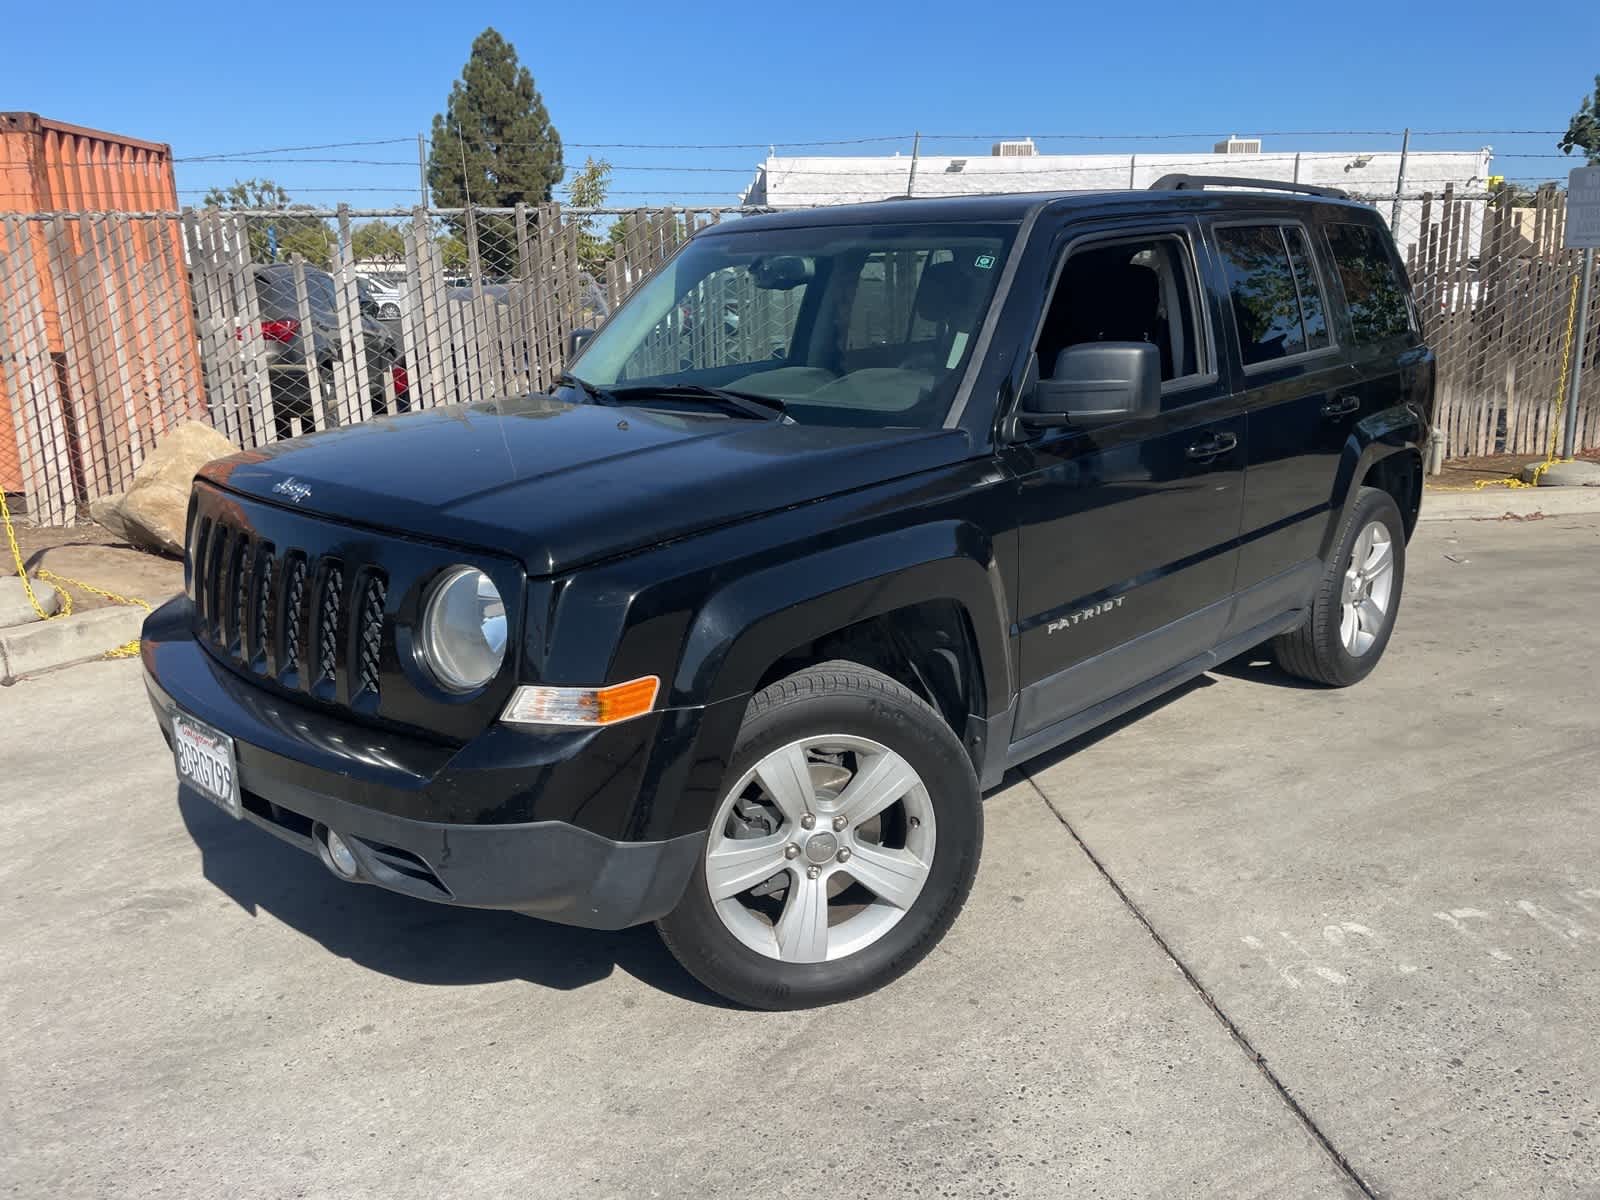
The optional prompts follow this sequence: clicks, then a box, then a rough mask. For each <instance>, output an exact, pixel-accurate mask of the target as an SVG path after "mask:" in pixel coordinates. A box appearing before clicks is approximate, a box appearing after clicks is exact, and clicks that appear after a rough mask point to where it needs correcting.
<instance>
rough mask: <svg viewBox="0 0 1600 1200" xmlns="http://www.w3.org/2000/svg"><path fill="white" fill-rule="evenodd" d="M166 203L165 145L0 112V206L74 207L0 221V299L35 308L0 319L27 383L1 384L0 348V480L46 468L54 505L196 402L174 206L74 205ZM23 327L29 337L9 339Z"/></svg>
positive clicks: (15, 482) (88, 491)
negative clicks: (20, 386) (9, 387)
mask: <svg viewBox="0 0 1600 1200" xmlns="http://www.w3.org/2000/svg"><path fill="white" fill-rule="evenodd" d="M177 207H178V196H177V188H176V184H175V181H174V179H173V173H172V150H171V148H170V147H169V146H165V145H161V144H158V143H155V142H146V141H140V140H137V139H134V138H126V137H122V136H120V135H118V134H113V133H103V132H101V131H99V130H94V129H83V128H80V127H78V126H76V125H66V124H63V123H61V122H59V121H49V120H46V119H44V118H42V117H40V116H39V115H38V114H36V113H0V217H3V216H4V215H5V214H24V215H29V216H34V217H37V214H45V213H55V214H74V215H71V216H62V217H50V218H47V219H32V220H29V221H26V222H8V223H7V224H6V228H7V229H8V230H10V231H11V242H12V243H13V244H9V245H0V264H4V265H5V266H6V268H7V269H5V270H4V271H3V272H0V313H11V314H18V313H23V312H27V313H30V314H31V315H32V319H31V322H30V323H29V328H28V329H15V328H12V329H6V330H0V352H3V353H5V354H6V355H8V356H9V357H10V359H11V361H12V363H13V364H19V365H18V366H17V367H16V369H15V370H14V371H13V372H12V378H13V380H15V379H17V378H20V377H22V376H21V372H22V370H23V369H24V367H26V369H27V370H28V371H30V372H31V374H29V375H27V378H28V379H29V380H30V381H31V382H32V383H34V384H37V386H32V387H29V388H27V389H25V390H26V392H27V395H25V396H10V395H7V392H6V376H7V372H6V370H5V369H4V365H5V364H3V363H0V487H3V488H4V489H5V490H6V491H8V492H14V491H24V490H30V480H31V481H32V483H31V486H32V487H33V488H37V487H38V486H39V480H40V479H43V478H46V477H47V476H48V477H49V482H50V485H51V486H50V489H49V490H50V491H51V493H52V494H55V495H56V496H57V497H58V499H59V501H62V502H65V503H66V504H67V505H71V504H72V503H73V502H81V501H83V500H86V499H89V498H91V497H93V496H97V495H103V494H107V493H109V492H112V491H116V490H120V489H121V488H125V487H126V486H127V483H128V479H129V477H130V476H131V474H132V471H133V469H134V468H135V467H137V465H138V463H139V461H141V460H142V457H143V454H144V451H145V450H147V449H148V448H149V447H150V446H151V445H152V444H153V442H154V439H155V437H156V436H157V435H158V434H160V433H161V432H162V431H163V430H165V429H166V428H167V427H168V426H169V425H171V424H172V423H173V422H174V421H176V420H178V419H180V418H182V417H185V416H189V415H200V414H202V413H203V412H204V409H205V399H204V392H203V388H202V382H201V380H202V376H201V370H200V361H199V355H198V350H197V346H196V341H195V335H194V323H193V312H194V306H193V301H192V296H191V293H190V286H189V274H188V270H187V267H186V265H185V260H184V252H183V239H182V234H181V231H180V229H179V225H178V222H177V220H176V219H174V218H172V217H160V218H158V217H144V218H113V217H99V216H89V215H86V214H110V213H175V212H176V210H177ZM0 237H3V235H0ZM24 239H25V240H26V241H27V242H28V243H29V244H30V247H31V253H29V252H28V249H27V248H25V247H24V246H23V245H21V244H20V243H21V241H22V240H24ZM30 332H31V335H32V342H33V343H34V344H32V345H31V346H29V347H23V346H20V345H18V344H11V345H7V344H6V343H7V341H8V338H9V340H10V341H11V342H13V343H20V342H22V341H25V340H28V338H29V336H30ZM29 350H31V351H32V357H31V359H30V358H29V355H28V351H29ZM46 353H47V354H48V361H46V360H45V358H44V355H45V354H46ZM47 410H53V411H47ZM19 417H20V418H21V419H20V420H18V419H17V418H19ZM24 452H26V453H24ZM63 474H65V475H66V476H67V477H66V478H61V476H62V475H63ZM31 499H33V498H32V497H30V500H31Z"/></svg>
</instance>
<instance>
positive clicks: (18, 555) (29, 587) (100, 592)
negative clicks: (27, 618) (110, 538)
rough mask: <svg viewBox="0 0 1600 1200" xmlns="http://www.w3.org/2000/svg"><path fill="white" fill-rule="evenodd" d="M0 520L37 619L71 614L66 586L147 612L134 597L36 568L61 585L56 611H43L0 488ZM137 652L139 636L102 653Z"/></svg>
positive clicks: (123, 654) (43, 576)
mask: <svg viewBox="0 0 1600 1200" xmlns="http://www.w3.org/2000/svg"><path fill="white" fill-rule="evenodd" d="M0 520H3V521H4V523H5V527H6V544H7V545H8V546H9V547H10V548H11V561H12V562H13V563H14V564H15V565H16V568H17V578H18V579H20V580H22V590H23V591H24V592H26V593H27V595H28V603H29V604H31V605H33V611H34V612H36V613H38V614H39V619H40V620H41V621H53V620H56V619H58V618H60V617H69V616H71V615H72V593H71V592H69V591H67V590H66V589H67V588H68V587H75V588H78V589H80V590H82V591H85V592H89V593H91V594H92V595H95V596H100V597H101V598H103V599H106V600H109V601H111V603H113V604H123V605H127V606H128V607H130V608H142V609H144V610H145V612H149V611H150V605H149V604H148V603H147V602H146V601H144V600H140V599H138V598H137V597H134V596H119V595H117V593H116V592H108V591H106V589H105V588H98V587H95V586H94V585H93V584H92V583H84V582H83V581H82V580H81V579H68V578H67V577H66V576H65V575H57V574H56V573H55V572H54V571H40V572H38V578H39V579H41V580H42V581H44V582H45V583H55V584H60V585H62V586H60V587H57V588H56V591H57V592H58V593H59V594H60V596H61V611H60V612H58V613H48V612H45V610H44V605H42V604H40V603H39V597H38V596H36V595H34V591H33V583H32V582H31V581H30V580H29V579H28V571H27V568H26V567H25V566H24V564H23V561H22V548H21V547H20V546H18V545H17V532H16V530H15V529H14V528H12V525H11V508H10V506H9V505H7V504H6V494H5V492H4V491H0ZM138 653H139V639H138V638H134V639H133V640H132V641H131V642H124V643H123V644H122V645H120V646H118V647H117V648H116V649H114V650H107V651H106V654H105V656H106V657H107V658H132V657H133V656H134V655H135V654H138Z"/></svg>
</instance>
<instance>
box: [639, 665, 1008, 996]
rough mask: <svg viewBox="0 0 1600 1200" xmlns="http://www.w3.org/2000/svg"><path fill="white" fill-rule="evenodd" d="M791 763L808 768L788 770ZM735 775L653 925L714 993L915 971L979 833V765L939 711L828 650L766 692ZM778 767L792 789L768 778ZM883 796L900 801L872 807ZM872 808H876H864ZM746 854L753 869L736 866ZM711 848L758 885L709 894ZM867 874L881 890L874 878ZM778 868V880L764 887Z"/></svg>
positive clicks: (955, 901)
mask: <svg viewBox="0 0 1600 1200" xmlns="http://www.w3.org/2000/svg"><path fill="white" fill-rule="evenodd" d="M797 747H798V748H799V749H798V753H799V758H798V759H796V758H795V757H793V756H794V755H795V753H796V751H797ZM786 763H795V764H797V765H798V766H799V767H800V770H799V771H795V772H791V773H789V774H787V775H783V774H782V767H783V765H784V764H786ZM907 771H909V772H910V775H909V776H908V775H907V773H906V772H907ZM726 778H727V788H726V790H725V791H724V793H723V796H722V798H721V800H720V801H719V803H718V807H717V811H716V813H715V814H713V819H712V825H711V829H710V830H709V831H708V834H707V844H706V849H705V851H704V852H703V853H702V854H701V855H700V857H699V861H698V862H697V864H696V867H695V872H694V875H693V876H692V877H691V879H690V881H689V886H688V887H687V888H686V889H685V892H684V895H683V898H682V900H680V901H679V903H678V907H677V908H676V909H674V910H673V911H672V912H671V913H670V914H668V915H667V916H666V917H664V918H662V919H661V920H660V921H658V922H657V928H658V929H659V930H660V932H661V937H662V940H663V941H665V943H666V944H667V948H668V949H670V950H671V951H672V953H673V955H674V956H675V957H676V958H677V960H678V961H679V962H680V963H682V964H683V966H684V967H685V968H686V969H687V970H688V971H689V973H690V974H692V975H693V976H694V977H695V978H696V979H698V980H700V982H701V983H703V984H705V985H706V986H707V987H708V988H710V989H711V990H712V991H715V992H718V993H720V994H721V995H723V996H726V997H727V998H728V999H730V1000H733V1001H735V1002H737V1003H739V1004H743V1005H747V1006H749V1007H752V1008H762V1009H797V1008H811V1007H815V1006H817V1005H823V1004H835V1003H838V1002H839V1001H842V1000H849V999H853V998H854V997H857V996H861V995H864V994H865V993H867V992H871V991H874V990H876V989H877V988H880V987H882V986H884V985H885V984H887V983H889V982H890V981H891V980H893V979H895V978H897V977H898V976H900V975H902V974H903V973H905V972H906V971H908V970H910V968H911V967H913V966H914V965H916V963H917V962H919V961H920V960H921V959H922V958H923V956H925V955H926V954H927V953H928V951H929V950H931V949H932V948H933V947H934V945H935V944H937V942H938V941H939V939H940V938H941V937H943V936H944V933H945V931H946V930H947V929H949V928H950V925H951V922H953V921H954V920H955V918H956V914H957V913H958V912H960V911H961V906H962V904H963V903H964V902H965V900H966V898H967V893H968V891H970V890H971V887H972V880H973V876H974V875H975V874H976V872H977V866H978V857H979V854H980V852H981V850H982V845H983V810H982V807H981V805H980V802H979V794H978V781H977V777H976V776H975V775H974V774H973V770H972V762H971V759H970V758H968V756H967V753H966V751H965V749H963V747H962V745H961V742H960V740H959V739H958V738H957V737H956V735H955V734H954V733H953V732H951V730H950V727H949V726H948V725H946V724H945V723H944V721H943V720H942V719H941V718H940V716H939V714H938V713H936V712H935V711H934V710H933V709H932V708H930V707H929V706H928V705H927V704H926V703H924V702H923V701H922V700H921V699H920V698H919V697H917V696H916V695H914V694H913V693H912V692H911V691H909V690H908V689H906V688H905V687H902V686H901V685H900V684H899V683H896V682H895V681H894V680H893V679H890V678H889V677H888V676H886V675H882V674H879V673H878V672H877V671H873V670H871V669H869V668H867V667H863V666H860V665H859V664H856V663H851V662H828V663H822V664H820V665H818V666H814V667H808V668H806V669H805V670H802V671H798V672H796V673H795V674H793V675H790V676H788V677H786V678H784V679H781V680H779V681H778V682H777V683H774V684H773V685H772V686H770V687H768V688H766V689H765V690H763V691H761V692H758V693H757V694H756V695H755V696H753V697H752V698H751V700H750V704H749V707H748V708H747V709H746V710H745V716H744V722H743V724H742V725H741V726H740V729H739V735H738V738H737V740H736V742H735V744H734V751H733V755H732V758H731V760H730V763H729V768H728V774H727V777H726ZM784 779H791V780H794V781H796V782H795V787H794V789H792V790H791V789H790V788H788V787H783V786H777V787H774V788H772V789H768V787H767V783H766V781H768V780H773V781H774V782H775V783H778V784H781V783H782V781H783V780H784ZM908 779H912V780H914V781H913V782H910V783H909V784H908V783H907V780H908ZM858 782H859V783H860V784H861V786H860V787H859V788H857V789H856V790H855V791H852V790H851V788H852V787H854V786H855V785H856V784H857V783H858ZM869 785H871V786H869ZM887 796H895V797H898V798H897V799H893V800H889V801H887V802H886V807H880V808H878V809H874V808H873V807H872V806H873V805H874V804H875V803H878V801H879V800H881V798H882V797H887ZM796 797H803V800H801V801H799V802H797V800H796ZM735 805H738V806H739V807H738V809H737V810H735V807H734V806H735ZM797 808H798V810H800V811H805V812H808V813H811V814H812V815H813V816H814V817H815V818H816V819H815V822H814V824H813V825H809V826H808V825H804V818H803V817H800V816H798V815H797ZM869 810H871V812H873V813H875V814H876V815H871V816H867V817H864V818H863V819H861V820H859V821H857V820H855V819H854V818H855V815H856V814H860V813H866V812H868V811H869ZM830 813H831V815H830ZM749 814H755V816H756V817H757V818H758V820H757V826H756V827H752V826H751V825H750V823H749V822H748V821H746V819H745V817H746V816H747V815H749ZM919 814H920V815H919ZM746 842H748V847H749V848H748V849H746V848H745V843H746ZM802 846H803V848H802ZM729 854H732V855H733V856H734V857H733V858H729V857H728V855H729ZM746 857H747V858H749V863H750V865H749V866H743V865H740V866H739V867H738V869H737V870H730V868H729V866H728V864H729V863H730V862H736V861H738V860H739V859H740V858H746ZM714 858H715V861H716V863H717V866H716V868H715V874H716V876H717V877H718V878H719V879H721V880H724V881H726V882H725V883H724V884H723V890H724V891H726V890H727V889H728V888H733V887H738V886H739V885H740V884H741V883H742V882H743V881H744V879H745V877H748V878H749V879H750V886H749V887H747V888H744V889H743V890H741V891H739V892H738V893H737V894H727V895H723V896H722V897H721V898H720V899H714V898H713V896H712V890H711V884H710V883H709V882H708V878H709V877H710V876H711V873H712V871H713V868H712V863H713V859H714ZM924 860H926V861H924ZM819 864H820V865H819ZM906 864H910V866H909V867H907V866H906ZM884 865H887V866H888V870H887V871H884V870H883V866H884ZM902 869H904V870H905V873H904V874H903V875H902V874H899V873H897V872H899V871H901V870H902ZM768 871H771V872H772V874H770V875H769V874H767V872H768ZM853 872H855V873H853ZM919 874H920V883H919V884H917V885H916V887H917V888H919V889H920V890H914V891H913V890H912V885H911V883H910V882H908V881H910V880H911V879H912V878H913V877H914V876H917V875H919ZM858 876H859V877H858ZM868 879H870V880H875V881H877V883H876V886H877V887H879V888H881V889H882V890H881V891H874V890H868V887H867V884H866V883H865V882H864V880H868ZM778 880H781V881H782V882H781V884H777V885H776V886H778V887H779V888H780V889H781V890H780V891H778V892H777V893H772V892H769V893H768V894H767V895H766V896H765V897H762V896H760V895H758V894H757V893H758V892H759V890H760V889H763V888H769V889H770V888H772V887H774V886H775V881H778ZM885 881H887V882H888V884H889V886H887V887H885V886H884V882H885ZM818 897H821V903H822V905H823V908H822V910H821V912H822V914H825V915H822V916H820V918H819V917H817V916H816V914H817V913H818V909H817V907H816V901H817V898H818ZM807 899H809V900H811V901H812V903H805V902H804V901H806V900H807ZM796 914H799V915H798V916H796ZM807 914H811V915H812V919H810V920H807V919H806V915H807ZM790 917H793V918H794V919H793V921H792V922H791V921H790V920H789V919H787V918H790ZM834 918H838V919H837V920H835V919H834ZM796 930H798V931H799V932H798V933H795V932H794V931H796ZM780 931H784V933H785V937H780ZM807 931H809V935H808V932H807ZM758 946H759V947H762V948H757V947H758ZM796 947H798V948H799V949H798V952H795V951H796ZM786 950H787V951H789V952H790V953H789V956H788V958H789V960H788V961H785V960H784V958H783V957H781V956H782V955H783V954H784V953H785V951H786ZM829 955H831V957H830V956H829Z"/></svg>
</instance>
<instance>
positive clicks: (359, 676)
mask: <svg viewBox="0 0 1600 1200" xmlns="http://www.w3.org/2000/svg"><path fill="white" fill-rule="evenodd" d="M267 470H269V468H266V467H261V466H257V465H254V464H252V465H250V466H248V467H241V468H240V471H242V472H244V473H246V474H247V475H248V474H249V472H253V471H254V472H260V471H267ZM247 482H248V483H249V484H250V485H251V486H253V487H260V486H261V485H262V480H261V479H259V478H250V479H248V480H247ZM193 507H194V515H193V518H192V520H193V522H194V525H193V528H192V530H191V534H192V536H191V539H190V562H189V570H188V579H189V585H190V589H191V590H190V595H191V597H192V599H193V603H194V617H193V630H194V636H195V639H196V641H198V642H199V643H200V644H201V645H203V646H204V647H205V649H206V651H207V653H208V654H209V655H210V657H211V658H212V659H213V660H214V661H215V662H216V663H218V664H220V665H221V666H223V667H226V668H227V669H229V670H230V671H232V672H233V673H234V674H236V675H238V676H240V677H241V678H243V679H245V680H248V681H249V682H250V683H251V684H252V685H253V686H256V687H259V688H261V689H262V690H264V691H268V692H273V693H276V694H277V695H279V696H280V697H282V698H284V699H286V700H290V701H293V702H294V703H296V704H300V705H303V706H305V707H309V708H314V709H320V710H323V711H324V712H328V711H330V710H331V711H333V712H335V713H337V714H339V715H342V716H350V717H354V718H356V719H358V720H360V721H362V722H363V723H370V724H376V725H386V726H389V727H391V728H395V729H403V730H405V731H407V732H408V733H411V734H417V735H421V736H424V737H428V738H431V739H433V740H435V741H439V742H444V743H454V744H461V743H464V742H466V741H468V740H469V739H471V738H473V737H476V736H477V735H478V734H479V733H481V732H482V731H483V730H484V729H485V728H487V727H488V726H489V725H490V724H492V723H493V721H494V720H495V719H496V718H497V717H498V716H499V715H500V713H501V711H502V710H504V708H505V703H506V700H507V698H508V697H509V696H510V694H511V690H512V688H514V687H515V686H516V676H517V665H516V663H515V662H514V661H513V660H511V659H509V658H508V661H507V663H506V668H505V670H503V671H502V672H501V673H500V674H499V675H498V676H497V677H496V678H495V679H494V680H492V681H491V682H490V683H489V684H488V685H487V686H485V687H484V688H482V689H481V690H480V691H479V692H477V693H475V694H472V695H469V696H461V695H457V694H455V693H449V692H446V691H444V689H442V688H440V687H438V686H437V685H436V684H435V683H434V682H433V679H432V677H431V676H430V675H429V674H428V671H427V669H426V667H424V666H422V665H421V664H420V663H419V662H418V661H417V660H416V658H415V654H414V651H413V647H412V628H411V623H412V622H415V621H416V620H417V619H418V616H419V614H420V610H421V608H422V606H423V603H424V601H425V600H426V598H427V595H428V589H429V588H430V587H431V586H432V585H433V581H434V580H436V579H438V578H439V577H440V576H441V575H443V574H444V573H445V572H447V571H449V570H450V569H451V568H453V567H456V566H459V565H460V564H462V563H470V564H472V565H474V566H476V567H478V568H480V569H482V570H484V571H485V572H487V573H488V574H489V576H490V578H492V579H493V580H494V582H495V586H496V587H498V588H499V589H500V594H501V595H502V596H503V597H505V599H506V619H507V623H508V629H507V631H506V632H507V639H508V643H509V645H511V646H517V645H519V644H520V643H519V635H518V631H517V628H516V626H517V624H518V618H519V616H520V614H521V613H522V612H523V611H524V591H523V589H524V588H525V587H526V586H527V585H526V581H525V577H524V575H523V573H522V568H521V566H520V564H518V563H517V562H516V561H515V560H514V559H511V558H509V557H507V556H505V555H500V554H495V553H493V552H492V551H476V550H468V549H465V548H463V547H458V546H449V545H443V544H437V543H434V542H430V541H427V540H425V539H423V538H420V537H407V536H400V535H395V534H390V533H385V532H381V531H379V530H377V529H374V528H371V527H370V526H363V525H357V524H354V523H348V522H341V521H335V520H330V519H329V518H327V517H323V516H320V515H318V514H316V513H313V512H306V511H303V510H302V509H300V508H297V507H294V506H292V505H290V504H279V503H274V502H271V501H265V500H257V499H254V498H252V497H250V496H247V495H241V494H240V493H239V492H237V491H234V490H232V489H231V488H226V487H220V486H217V485H214V484H212V483H210V482H208V481H206V480H201V481H199V482H197V483H196V484H195V488H194V505H193ZM272 711H273V712H274V713H276V714H278V715H280V716H281V717H282V719H283V720H284V721H285V722H292V721H293V715H292V710H291V709H290V708H289V707H288V706H280V707H279V708H277V709H274V710H272ZM308 728H309V727H308ZM284 731H285V733H286V735H288V736H290V737H294V738H303V737H306V736H309V735H308V734H307V733H306V731H305V729H302V728H301V727H300V726H299V725H295V724H292V723H289V724H285V726H284Z"/></svg>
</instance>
